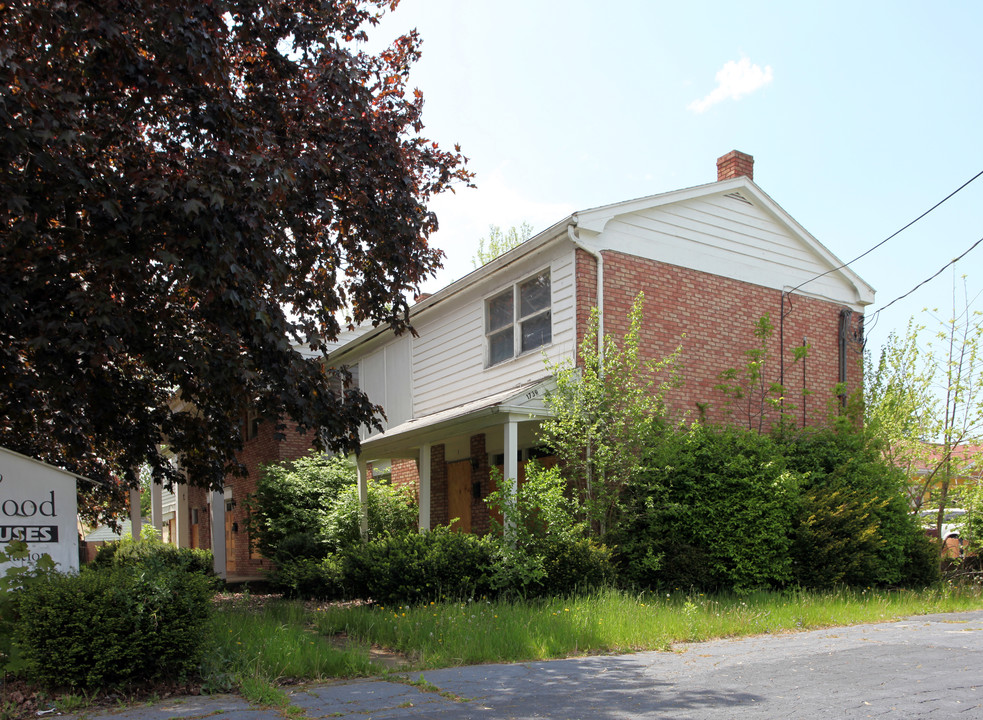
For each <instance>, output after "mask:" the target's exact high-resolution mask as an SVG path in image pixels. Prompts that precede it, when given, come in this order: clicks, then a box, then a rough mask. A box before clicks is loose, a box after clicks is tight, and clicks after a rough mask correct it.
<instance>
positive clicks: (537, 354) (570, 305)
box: [413, 242, 576, 417]
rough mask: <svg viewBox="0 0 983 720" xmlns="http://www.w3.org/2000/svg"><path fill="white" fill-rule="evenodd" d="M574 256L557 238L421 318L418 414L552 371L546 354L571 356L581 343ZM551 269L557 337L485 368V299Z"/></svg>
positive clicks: (416, 347)
mask: <svg viewBox="0 0 983 720" xmlns="http://www.w3.org/2000/svg"><path fill="white" fill-rule="evenodd" d="M573 258H574V253H573V249H572V247H571V246H570V244H569V243H566V242H560V243H556V244H554V245H552V246H549V249H548V250H547V251H546V252H544V253H540V254H534V255H533V256H531V257H526V258H523V259H522V260H520V261H518V262H516V263H515V264H513V265H511V266H509V267H508V268H503V269H502V270H501V271H499V272H497V273H495V274H494V275H492V276H490V277H489V278H488V279H487V280H486V281H485V282H483V283H480V284H478V285H476V286H474V287H472V288H469V289H468V290H466V291H464V292H461V293H459V294H458V295H455V296H453V297H452V298H449V299H448V300H447V301H446V302H445V303H443V304H441V305H439V306H437V307H436V308H434V312H433V315H432V316H431V317H430V318H426V317H425V318H423V319H421V320H420V321H419V322H418V323H417V324H416V329H417V332H419V334H420V336H419V338H417V339H416V341H415V342H414V344H413V377H414V382H413V387H414V392H413V415H414V417H420V416H421V415H427V414H429V413H432V412H436V411H438V410H441V409H443V408H448V407H453V406H455V405H460V404H461V403H465V402H468V401H469V400H475V399H477V398H481V397H484V396H486V395H491V394H492V393H495V392H499V391H501V390H502V389H504V388H508V387H511V386H513V385H518V384H520V383H523V382H527V381H530V380H535V379H537V378H540V377H543V376H545V375H546V374H548V370H547V368H546V364H545V362H544V359H543V354H544V353H545V354H546V355H547V357H549V358H550V361H551V362H557V361H558V360H559V359H561V358H566V357H572V355H573V349H574V344H575V342H576V336H575V332H574V323H575V318H576V308H575V306H574V305H575V303H574V263H573ZM546 268H549V270H550V294H551V313H552V342H551V343H549V344H548V345H546V346H544V347H542V348H537V349H535V350H532V351H530V352H527V353H524V354H522V355H520V356H518V357H516V358H513V359H511V360H508V361H505V362H502V363H499V364H497V365H494V366H493V367H485V365H486V348H485V320H484V308H485V300H486V299H487V298H488V297H491V296H492V295H495V294H497V293H500V292H502V291H503V290H505V289H507V288H510V287H512V285H513V284H514V283H516V282H518V281H520V280H524V279H526V278H528V277H530V276H531V275H533V274H535V273H537V272H540V271H542V270H543V269H546ZM438 308H439V310H438Z"/></svg>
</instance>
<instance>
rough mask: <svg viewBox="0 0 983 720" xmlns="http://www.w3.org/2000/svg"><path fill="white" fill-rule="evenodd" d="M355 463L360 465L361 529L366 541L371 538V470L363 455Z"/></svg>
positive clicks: (359, 501) (359, 498)
mask: <svg viewBox="0 0 983 720" xmlns="http://www.w3.org/2000/svg"><path fill="white" fill-rule="evenodd" d="M355 465H356V466H357V467H358V504H359V530H360V531H361V533H362V540H363V542H364V541H366V540H368V539H369V471H368V467H367V464H366V461H365V460H364V459H363V458H362V457H361V456H359V457H358V458H356V460H355Z"/></svg>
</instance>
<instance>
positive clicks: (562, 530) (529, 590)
mask: <svg viewBox="0 0 983 720" xmlns="http://www.w3.org/2000/svg"><path fill="white" fill-rule="evenodd" d="M493 479H494V482H495V484H496V486H497V487H498V488H499V489H498V490H496V491H495V492H493V493H490V494H489V496H488V498H487V500H486V502H487V503H488V504H489V505H490V506H491V508H492V509H493V511H494V512H493V517H494V516H495V515H497V516H499V517H505V516H506V515H508V516H510V517H512V518H513V519H514V524H513V525H512V526H511V527H508V528H506V527H504V526H503V525H502V524H501V523H499V522H497V521H495V520H493V521H492V539H490V540H489V541H490V542H492V543H493V544H494V545H495V557H496V561H495V563H494V565H493V567H492V569H491V573H490V578H489V580H490V583H491V586H492V587H493V588H494V589H495V591H497V592H499V593H504V594H511V595H522V596H525V597H534V596H540V595H568V594H571V593H573V592H575V591H577V590H584V591H587V590H591V589H595V588H598V587H602V586H604V585H608V584H610V583H611V582H612V579H613V578H614V575H615V573H614V565H613V564H612V560H611V552H610V551H609V550H608V549H607V548H606V547H604V546H603V545H599V544H597V543H595V542H594V541H593V540H589V539H588V538H587V537H586V531H587V523H586V522H585V521H584V520H583V519H582V516H583V514H584V513H583V512H582V507H581V506H580V504H579V503H578V502H577V500H576V499H575V498H574V497H571V493H570V492H569V487H568V485H567V481H566V480H565V479H564V478H563V475H562V474H561V472H560V468H558V467H551V468H543V467H540V466H539V465H538V464H537V463H529V464H527V465H526V479H525V482H524V483H523V485H522V486H521V487H519V488H517V489H515V490H513V488H512V486H511V485H510V484H504V483H502V482H501V478H500V477H497V476H496V477H494V478H493Z"/></svg>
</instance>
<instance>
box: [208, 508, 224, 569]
mask: <svg viewBox="0 0 983 720" xmlns="http://www.w3.org/2000/svg"><path fill="white" fill-rule="evenodd" d="M211 524H212V556H213V558H214V561H215V574H216V575H218V576H219V577H220V578H222V579H223V580H225V577H226V568H225V493H223V492H222V491H221V490H212V523H211Z"/></svg>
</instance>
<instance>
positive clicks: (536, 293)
mask: <svg viewBox="0 0 983 720" xmlns="http://www.w3.org/2000/svg"><path fill="white" fill-rule="evenodd" d="M549 306H550V275H549V273H543V274H542V275H538V276H536V277H534V278H533V279H532V280H527V281H526V282H524V283H522V284H521V285H520V286H519V317H526V316H527V315H532V314H533V313H536V312H539V311H540V310H545V309H546V308H548V307H549Z"/></svg>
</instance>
